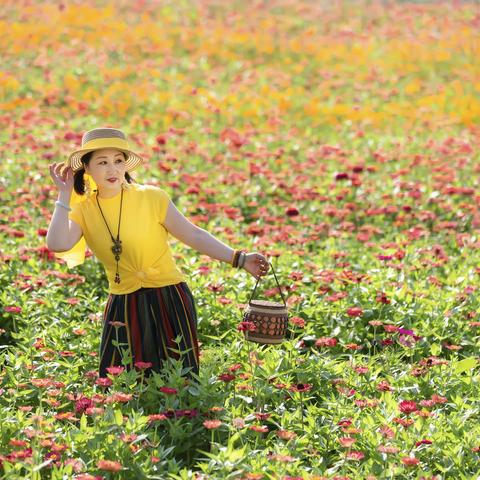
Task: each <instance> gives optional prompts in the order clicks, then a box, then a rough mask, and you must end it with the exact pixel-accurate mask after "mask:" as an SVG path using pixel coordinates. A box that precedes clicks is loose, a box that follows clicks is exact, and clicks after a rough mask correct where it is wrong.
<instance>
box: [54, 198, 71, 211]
mask: <svg viewBox="0 0 480 480" xmlns="http://www.w3.org/2000/svg"><path fill="white" fill-rule="evenodd" d="M55 205H58V206H60V207H63V208H66V209H67V210H69V211H70V210H71V208H70V207H69V206H68V205H67V204H65V203H63V202H61V201H60V200H57V201H56V202H55Z"/></svg>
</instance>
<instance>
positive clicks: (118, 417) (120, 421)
mask: <svg viewBox="0 0 480 480" xmlns="http://www.w3.org/2000/svg"><path fill="white" fill-rule="evenodd" d="M115 423H116V424H117V425H123V415H122V411H121V410H115Z"/></svg>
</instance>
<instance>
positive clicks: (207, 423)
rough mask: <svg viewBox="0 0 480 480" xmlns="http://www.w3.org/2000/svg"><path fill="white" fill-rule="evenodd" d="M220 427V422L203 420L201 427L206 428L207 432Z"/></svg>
mask: <svg viewBox="0 0 480 480" xmlns="http://www.w3.org/2000/svg"><path fill="white" fill-rule="evenodd" d="M220 425H222V422H221V421H220V420H205V421H204V422H203V426H204V427H205V428H208V429H209V430H212V429H214V428H218V427H219V426H220Z"/></svg>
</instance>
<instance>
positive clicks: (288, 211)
mask: <svg viewBox="0 0 480 480" xmlns="http://www.w3.org/2000/svg"><path fill="white" fill-rule="evenodd" d="M299 213H300V212H299V211H298V209H297V208H295V207H287V208H286V209H285V215H287V216H289V217H295V216H297V215H298V214H299Z"/></svg>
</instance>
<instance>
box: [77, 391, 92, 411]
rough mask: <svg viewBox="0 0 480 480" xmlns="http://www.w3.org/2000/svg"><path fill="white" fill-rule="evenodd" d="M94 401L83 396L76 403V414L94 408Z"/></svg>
mask: <svg viewBox="0 0 480 480" xmlns="http://www.w3.org/2000/svg"><path fill="white" fill-rule="evenodd" d="M93 406H94V404H93V401H92V400H91V399H90V398H88V397H85V396H83V395H82V396H81V397H80V398H78V399H77V401H76V402H75V413H83V412H84V411H85V410H86V409H87V408H90V407H93Z"/></svg>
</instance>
